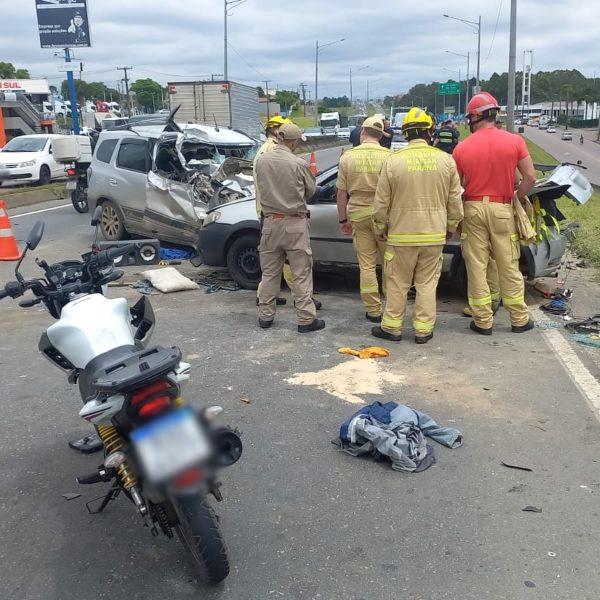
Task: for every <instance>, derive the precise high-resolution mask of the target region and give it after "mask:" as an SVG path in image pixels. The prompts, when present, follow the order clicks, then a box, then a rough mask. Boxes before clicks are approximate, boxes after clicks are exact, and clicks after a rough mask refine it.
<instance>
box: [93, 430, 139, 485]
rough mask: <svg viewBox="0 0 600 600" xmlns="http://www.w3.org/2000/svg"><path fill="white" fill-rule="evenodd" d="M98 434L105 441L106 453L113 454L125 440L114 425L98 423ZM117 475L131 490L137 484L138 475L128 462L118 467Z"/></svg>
mask: <svg viewBox="0 0 600 600" xmlns="http://www.w3.org/2000/svg"><path fill="white" fill-rule="evenodd" d="M98 435H99V436H100V437H101V438H102V441H103V442H104V447H105V448H106V454H107V455H108V454H112V453H113V452H117V451H118V450H121V448H122V447H123V440H122V439H121V436H120V435H119V432H118V431H117V428H116V427H113V426H112V425H98ZM117 476H118V477H119V479H120V480H121V483H122V484H123V487H124V488H125V489H126V490H127V491H128V492H129V491H130V490H131V488H132V487H134V486H137V477H136V476H135V474H134V473H133V471H131V469H130V468H129V465H128V464H127V462H124V463H123V464H122V465H120V466H119V467H118V469H117Z"/></svg>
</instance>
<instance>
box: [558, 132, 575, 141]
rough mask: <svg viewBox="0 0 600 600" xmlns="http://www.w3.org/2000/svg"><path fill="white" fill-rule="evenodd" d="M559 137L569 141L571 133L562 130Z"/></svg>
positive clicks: (571, 136) (571, 137)
mask: <svg viewBox="0 0 600 600" xmlns="http://www.w3.org/2000/svg"><path fill="white" fill-rule="evenodd" d="M560 139H561V140H566V141H569V142H570V141H571V140H572V139H573V134H572V133H571V132H570V131H563V132H562V133H561V134H560Z"/></svg>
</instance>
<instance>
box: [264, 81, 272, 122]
mask: <svg viewBox="0 0 600 600" xmlns="http://www.w3.org/2000/svg"><path fill="white" fill-rule="evenodd" d="M270 81H271V80H270V79H265V94H266V95H267V121H268V120H269V119H270V118H271V114H270V110H269V104H270V103H271V98H269V83H270Z"/></svg>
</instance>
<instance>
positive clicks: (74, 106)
mask: <svg viewBox="0 0 600 600" xmlns="http://www.w3.org/2000/svg"><path fill="white" fill-rule="evenodd" d="M65 62H68V63H70V62H71V50H70V49H69V48H65ZM67 82H68V84H69V99H70V100H71V118H72V119H73V133H74V134H75V135H79V112H78V110H77V92H76V90H75V80H74V79H73V71H67ZM65 113H66V111H65Z"/></svg>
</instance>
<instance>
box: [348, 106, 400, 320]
mask: <svg viewBox="0 0 600 600" xmlns="http://www.w3.org/2000/svg"><path fill="white" fill-rule="evenodd" d="M382 135H383V121H382V120H381V119H379V118H377V117H369V118H368V119H366V120H365V122H364V123H363V126H362V130H361V133H360V142H361V143H360V146H357V147H356V148H352V150H349V151H348V152H346V153H344V154H343V155H342V157H341V158H340V165H339V170H338V180H337V188H338V191H337V205H338V215H339V222H340V230H341V232H342V234H343V235H352V238H353V242H354V249H355V250H356V256H357V257H358V264H359V266H360V295H361V298H362V301H363V304H364V306H365V310H366V313H365V317H366V318H367V319H368V320H369V321H371V322H373V323H380V322H381V314H382V312H383V309H382V305H381V298H380V297H379V284H378V282H377V256H378V255H379V256H380V259H381V260H382V261H383V254H384V252H385V242H382V241H379V240H377V236H376V234H375V230H374V229H373V221H372V216H373V201H374V200H375V190H376V189H377V181H378V180H379V173H381V168H382V167H383V163H384V162H385V159H386V158H387V157H388V156H390V154H391V151H390V150H388V149H387V148H384V147H382V146H380V144H379V141H380V140H381V136H382Z"/></svg>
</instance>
